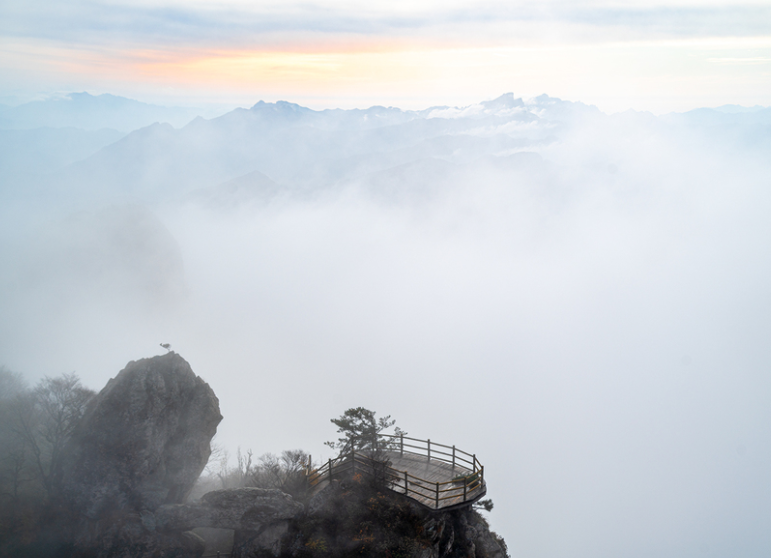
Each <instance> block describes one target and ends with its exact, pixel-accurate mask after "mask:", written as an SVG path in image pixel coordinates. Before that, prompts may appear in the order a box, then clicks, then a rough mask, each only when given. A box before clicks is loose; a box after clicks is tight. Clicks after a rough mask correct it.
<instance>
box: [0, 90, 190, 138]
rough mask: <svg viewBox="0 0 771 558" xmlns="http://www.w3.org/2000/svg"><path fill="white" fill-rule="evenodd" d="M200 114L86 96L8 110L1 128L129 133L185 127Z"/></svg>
mask: <svg viewBox="0 0 771 558" xmlns="http://www.w3.org/2000/svg"><path fill="white" fill-rule="evenodd" d="M200 114H201V109H191V108H183V107H162V106H158V105H151V104H147V103H142V102H139V101H134V100H133V99H126V98H125V97H118V96H115V95H109V94H102V95H90V94H88V93H85V92H83V93H69V94H68V95H65V96H63V97H54V98H50V99H46V100H43V101H31V102H29V103H24V104H22V105H19V106H17V107H5V108H4V109H3V110H0V128H6V129H14V130H28V129H33V128H42V127H48V128H69V127H71V128H80V129H84V130H100V129H102V128H113V129H116V130H120V131H122V132H130V131H131V130H136V129H137V128H141V127H143V126H149V125H150V124H153V123H154V122H168V123H170V124H171V125H173V126H176V127H179V126H183V125H185V124H187V123H188V122H190V121H191V120H192V119H193V118H195V117H196V116H199V115H200Z"/></svg>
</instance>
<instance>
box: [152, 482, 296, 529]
mask: <svg viewBox="0 0 771 558" xmlns="http://www.w3.org/2000/svg"><path fill="white" fill-rule="evenodd" d="M302 511H303V506H302V504H300V503H299V502H295V501H294V500H293V499H292V497H291V496H290V495H289V494H286V493H284V492H281V491H280V490H275V489H267V488H229V489H225V490H214V491H212V492H207V493H206V494H204V495H203V497H202V498H201V500H200V501H198V502H195V503H192V504H177V505H166V506H161V507H160V508H158V510H157V511H156V512H155V524H156V527H157V528H158V529H161V530H165V531H169V530H176V531H186V530H188V529H193V528H195V527H215V528H217V529H234V530H236V531H242V530H243V531H260V530H262V529H263V528H264V527H265V526H267V525H272V524H275V523H280V522H284V521H285V520H287V519H291V518H293V517H295V516H296V515H298V514H299V513H301V512H302Z"/></svg>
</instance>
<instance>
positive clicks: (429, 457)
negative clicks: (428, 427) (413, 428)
mask: <svg viewBox="0 0 771 558" xmlns="http://www.w3.org/2000/svg"><path fill="white" fill-rule="evenodd" d="M426 441H427V443H428V460H429V461H431V438H429V439H428V440H426Z"/></svg>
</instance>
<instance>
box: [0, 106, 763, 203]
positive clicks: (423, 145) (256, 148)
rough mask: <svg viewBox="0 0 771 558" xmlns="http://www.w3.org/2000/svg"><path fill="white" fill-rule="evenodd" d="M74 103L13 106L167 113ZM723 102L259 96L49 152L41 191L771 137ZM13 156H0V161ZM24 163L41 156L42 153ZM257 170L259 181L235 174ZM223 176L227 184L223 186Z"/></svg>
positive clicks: (347, 178) (273, 183)
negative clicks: (611, 109) (335, 100)
mask: <svg viewBox="0 0 771 558" xmlns="http://www.w3.org/2000/svg"><path fill="white" fill-rule="evenodd" d="M69 99H70V100H69V101H56V102H53V103H52V104H45V102H44V103H43V104H42V105H34V106H33V104H32V103H30V104H28V105H23V106H22V107H17V108H16V109H11V112H13V113H14V114H15V115H16V116H19V114H21V113H20V112H19V109H21V108H24V107H26V108H25V109H24V110H28V111H32V110H33V108H34V107H35V106H40V107H43V108H45V109H46V110H49V111H50V114H53V115H54V116H53V118H54V120H55V119H56V118H60V117H62V118H64V117H63V116H62V114H64V113H63V112H62V111H61V110H59V108H60V107H61V106H65V108H66V107H68V106H69V107H81V108H82V110H83V111H85V112H87V108H84V107H91V108H94V107H96V108H97V109H99V110H96V112H94V113H93V114H92V119H96V118H97V117H96V116H95V115H98V114H101V115H102V116H104V117H105V118H108V117H109V118H112V117H113V116H115V113H116V111H117V112H120V109H121V107H123V108H124V109H125V111H126V112H127V113H132V111H133V113H134V114H135V115H136V114H140V113H141V115H144V116H143V117H145V118H150V117H151V116H155V115H157V114H160V113H159V112H158V111H160V112H162V111H164V110H166V109H165V108H164V107H154V106H152V105H145V104H143V103H138V102H137V101H130V100H128V99H121V98H119V97H114V96H109V95H101V96H99V97H94V96H91V95H88V94H73V95H71V96H70V97H69ZM57 103H64V104H63V105H60V104H57ZM68 103H72V105H68ZM100 107H101V108H100ZM722 109H723V110H720V109H706V108H705V109H697V110H694V111H690V112H687V113H673V114H670V115H663V116H658V117H657V116H654V115H653V114H651V113H645V112H635V111H627V112H625V113H620V114H614V115H606V114H604V113H602V112H601V111H600V110H599V109H598V108H597V107H595V106H592V105H587V104H584V103H581V102H571V101H564V100H562V99H558V98H555V97H549V96H548V95H541V96H538V97H536V98H534V99H527V100H525V99H522V98H517V97H515V96H514V94H513V93H506V94H504V95H501V96H499V97H498V98H496V99H492V100H488V101H482V102H480V103H476V104H473V105H469V106H466V107H447V106H436V107H429V108H426V109H423V110H402V109H399V108H395V107H382V106H373V107H370V108H367V109H350V110H344V109H324V110H314V109H311V108H308V107H303V106H301V105H299V104H296V103H290V102H287V101H278V102H275V103H268V102H264V101H259V102H257V103H255V104H254V105H253V106H252V107H251V108H248V109H247V108H237V109H235V110H232V111H230V112H228V113H226V114H223V115H222V116H219V117H216V118H212V119H206V118H202V117H200V116H199V117H196V118H193V119H192V120H191V121H190V122H188V123H187V124H186V125H184V126H182V127H179V128H175V127H174V125H173V123H168V122H158V121H154V122H153V123H152V124H150V125H148V126H145V127H141V128H139V129H137V130H134V131H132V132H130V133H128V134H127V135H125V137H122V138H120V139H117V136H116V135H114V136H112V137H115V139H116V140H117V141H114V142H105V143H103V144H102V145H98V144H97V143H92V144H91V145H93V146H94V147H93V150H92V151H91V153H87V152H86V151H87V150H82V151H81V152H79V153H80V154H81V158H80V159H79V160H74V159H73V157H74V156H72V155H68V156H69V157H70V158H69V159H66V158H65V157H64V155H63V154H59V153H48V154H44V155H45V156H46V157H47V160H51V161H64V162H71V163H72V164H69V165H68V166H66V167H64V168H60V169H56V168H55V167H54V165H49V166H50V170H51V172H52V173H51V174H49V175H48V176H47V177H44V178H43V179H42V181H41V182H40V188H38V189H37V191H38V192H41V193H46V194H45V195H50V196H61V197H62V199H64V198H65V197H66V198H67V199H73V200H76V199H87V198H88V199H90V198H91V197H92V196H97V197H98V199H105V200H108V199H114V198H119V199H126V198H127V199H131V200H133V201H140V202H142V203H148V202H154V201H163V200H181V199H185V198H187V197H188V196H189V194H191V193H192V192H194V191H200V192H199V194H197V195H196V196H194V197H196V198H197V199H198V200H199V201H203V200H205V199H208V200H210V201H209V203H211V204H214V205H217V206H221V207H227V206H230V205H232V202H237V201H238V200H241V199H247V198H248V199H267V198H268V197H270V196H272V195H274V194H275V193H276V192H278V191H279V190H282V189H286V188H290V189H293V190H294V191H297V192H299V191H304V192H310V191H312V190H315V191H320V190H323V189H328V188H335V187H344V186H345V185H350V184H360V185H364V184H367V185H368V186H366V187H365V189H366V188H370V189H372V188H375V189H376V188H381V189H382V188H383V186H382V184H384V180H386V181H387V179H386V177H388V176H392V177H393V176H400V177H401V176H403V177H404V178H403V182H404V183H405V184H418V183H423V182H425V183H426V184H428V183H430V182H431V181H432V180H433V181H434V182H436V181H439V182H441V181H446V179H447V176H449V175H448V174H447V172H448V171H446V169H447V168H454V167H452V165H460V167H463V168H465V167H467V166H468V165H471V166H472V167H473V166H474V165H477V164H482V165H483V166H485V165H489V164H493V162H494V158H496V157H503V158H505V157H508V156H510V155H512V154H515V153H519V152H535V153H539V152H540V151H542V150H543V149H548V148H549V146H553V145H556V144H558V143H559V142H562V141H564V140H565V138H567V137H571V134H573V133H574V132H575V131H577V130H582V131H581V132H580V133H589V132H590V131H591V130H593V129H599V128H603V127H604V128H606V129H607V130H611V129H612V130H613V131H612V133H614V134H616V133H618V134H621V136H620V137H622V136H623V134H624V128H626V127H628V126H631V125H635V126H643V127H646V128H650V129H651V130H656V133H661V134H664V135H667V134H672V133H679V131H682V130H686V129H688V130H700V133H702V131H703V133H705V134H707V135H708V137H710V138H713V139H714V140H715V141H717V142H720V141H724V140H723V139H722V138H729V137H730V138H738V140H739V141H738V143H736V145H740V144H751V146H752V148H753V149H765V146H768V145H769V144H770V143H771V133H770V132H769V130H771V128H769V126H771V109H764V108H757V110H756V109H755V108H753V109H748V110H739V109H738V108H736V107H729V108H725V107H722ZM88 110H90V109H88ZM100 111H101V112H100ZM44 112H45V111H44ZM64 112H65V113H66V112H67V111H64ZM76 113H77V111H76V110H71V111H69V112H68V113H67V114H66V116H67V117H68V118H74V116H73V115H75V114H76ZM7 117H8V111H6V112H5V113H0V118H7ZM40 119H41V120H42V119H43V116H42V115H41V116H40ZM49 123H50V122H49ZM591 133H593V132H591ZM49 135H51V134H49ZM105 137H107V136H105ZM571 141H575V139H573V140H571ZM589 141H591V140H589ZM710 141H712V140H710ZM577 145H580V143H579V144H577ZM33 147H34V146H32V147H31V148H30V149H32V148H33ZM54 148H55V146H53V147H51V149H54ZM33 155H34V154H33ZM3 157H4V155H2V154H0V167H1V166H2V163H3ZM25 160H28V161H34V157H32V156H30V157H27V159H25ZM482 161H486V162H484V163H481V162H482ZM442 162H444V163H447V164H450V167H447V165H444V164H442ZM460 167H459V168H460ZM394 169H401V170H398V171H397V170H394ZM22 171H23V169H18V168H16V167H14V172H15V174H14V175H13V176H11V177H10V178H9V181H8V182H9V184H11V185H12V187H11V188H10V189H9V191H16V192H22V193H23V192H25V191H27V188H26V187H25V185H24V180H25V176H24V173H23V172H22ZM453 172H454V171H453ZM453 172H450V175H452V174H453ZM463 172H467V171H466V170H464V171H463ZM480 172H481V171H480ZM380 173H385V174H383V175H382V176H381V175H380ZM432 173H433V174H436V176H433V175H432ZM437 173H438V174H437ZM471 174H473V172H472V173H471ZM39 175H40V173H39V172H38V173H36V174H34V176H36V177H37V176H39ZM247 175H249V176H251V178H249V179H244V180H241V181H239V182H231V181H234V180H236V179H238V178H239V177H245V176H247ZM28 176H29V177H32V176H33V173H31V172H30V173H28ZM258 178H259V179H258ZM255 180H257V182H254V181H255ZM400 180H402V179H400ZM14 184H15V186H16V187H15V188H14V187H13V185H14ZM224 184H228V185H227V186H221V187H219V188H215V187H216V186H217V185H224ZM378 185H380V186H378ZM212 188H215V189H212ZM428 190H429V191H434V190H435V188H433V186H432V187H431V188H428ZM229 198H232V199H229ZM236 198H237V199H236ZM187 199H189V198H187Z"/></svg>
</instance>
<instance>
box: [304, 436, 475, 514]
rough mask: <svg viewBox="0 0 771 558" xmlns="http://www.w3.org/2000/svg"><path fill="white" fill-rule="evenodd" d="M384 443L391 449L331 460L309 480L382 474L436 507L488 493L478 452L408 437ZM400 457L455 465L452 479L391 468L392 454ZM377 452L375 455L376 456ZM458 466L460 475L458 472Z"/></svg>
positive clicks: (310, 472)
mask: <svg viewBox="0 0 771 558" xmlns="http://www.w3.org/2000/svg"><path fill="white" fill-rule="evenodd" d="M381 438H383V442H384V443H383V444H382V446H381V447H380V448H379V449H380V450H382V451H385V452H387V453H386V454H385V455H384V456H383V457H382V458H380V459H378V458H377V452H374V451H370V450H358V451H357V450H355V449H352V450H351V451H350V453H346V454H344V455H340V456H338V457H337V458H335V459H330V460H328V461H327V462H326V463H325V464H323V465H322V466H321V467H318V468H316V469H308V470H307V471H306V473H307V476H308V482H309V484H310V485H311V486H316V485H318V484H319V483H320V482H322V481H324V480H332V479H333V478H335V477H338V478H339V477H342V476H343V475H353V474H356V473H357V472H361V473H365V474H382V475H383V476H384V480H385V481H386V482H387V483H388V487H389V488H390V489H391V490H393V491H395V492H399V493H401V494H404V495H406V496H409V497H410V498H413V499H415V500H417V501H419V502H421V503H423V504H425V505H427V506H429V507H433V508H434V509H439V508H444V507H450V506H456V505H465V504H469V503H471V502H474V501H476V500H478V499H479V498H480V497H481V496H483V495H484V493H485V482H484V471H485V470H484V466H483V465H482V464H481V463H480V462H479V460H478V459H477V458H476V455H474V454H470V453H467V452H465V451H462V450H460V449H458V448H456V447H455V446H446V445H443V444H437V443H436V442H432V441H431V440H419V439H417V438H408V437H407V436H394V435H381ZM389 453H390V454H394V455H395V454H398V455H399V456H404V455H405V454H408V455H416V456H419V457H425V459H426V461H428V462H430V461H441V462H443V463H446V464H449V465H450V466H451V468H450V470H451V471H452V473H451V474H450V475H449V476H450V479H449V480H447V481H444V482H437V481H428V480H425V479H422V478H420V477H417V476H415V475H412V474H410V473H409V471H402V470H398V469H395V468H393V467H391V466H390V465H391V464H390V462H388V454H389ZM373 455H374V457H373ZM456 469H458V472H459V474H457V475H455V474H454V472H455V470H456Z"/></svg>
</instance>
